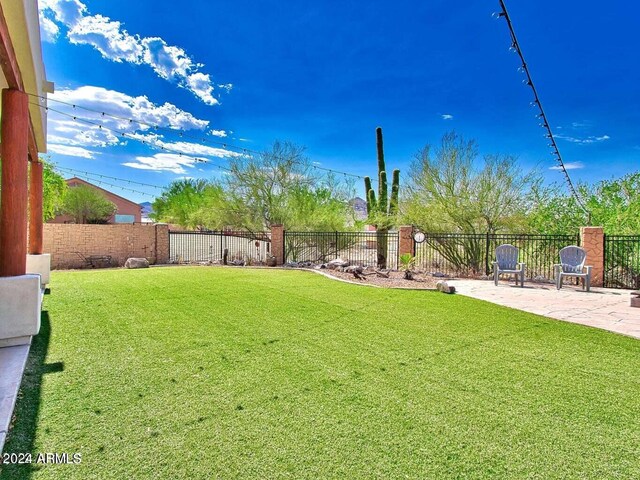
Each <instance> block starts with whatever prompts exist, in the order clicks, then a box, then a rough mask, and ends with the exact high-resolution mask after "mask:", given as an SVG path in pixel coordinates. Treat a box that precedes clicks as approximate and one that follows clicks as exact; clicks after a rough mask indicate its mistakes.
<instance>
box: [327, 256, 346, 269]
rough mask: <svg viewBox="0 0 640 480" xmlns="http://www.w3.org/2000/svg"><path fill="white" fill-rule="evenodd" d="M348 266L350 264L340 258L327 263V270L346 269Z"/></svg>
mask: <svg viewBox="0 0 640 480" xmlns="http://www.w3.org/2000/svg"><path fill="white" fill-rule="evenodd" d="M349 265H350V263H349V262H348V261H347V260H343V259H341V258H336V259H335V260H331V261H330V262H327V268H328V269H330V270H335V269H338V268H344V267H348V266H349Z"/></svg>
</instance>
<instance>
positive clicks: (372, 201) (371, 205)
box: [367, 188, 378, 217]
mask: <svg viewBox="0 0 640 480" xmlns="http://www.w3.org/2000/svg"><path fill="white" fill-rule="evenodd" d="M377 211H378V204H377V202H376V192H374V191H373V188H372V189H370V190H369V191H368V192H367V213H368V214H369V217H371V216H372V215H375V213H376V212H377Z"/></svg>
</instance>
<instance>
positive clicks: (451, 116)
mask: <svg viewBox="0 0 640 480" xmlns="http://www.w3.org/2000/svg"><path fill="white" fill-rule="evenodd" d="M440 116H441V117H442V119H443V120H453V115H451V114H449V113H444V114H442V115H440Z"/></svg>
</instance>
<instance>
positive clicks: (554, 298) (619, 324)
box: [449, 280, 640, 339]
mask: <svg viewBox="0 0 640 480" xmlns="http://www.w3.org/2000/svg"><path fill="white" fill-rule="evenodd" d="M449 284H450V285H453V286H455V287H456V291H457V292H458V293H459V294H461V295H466V296H468V297H473V298H477V299H479V300H486V301H488V302H492V303H496V304H498V305H503V306H505V307H511V308H516V309H518V310H524V311H526V312H531V313H537V314H538V315H544V316H545V317H551V318H555V319H558V320H564V321H567V322H573V323H579V324H582V325H588V326H590V327H595V328H601V329H603V330H609V331H611V332H615V333H620V334H622V335H628V336H630V337H635V338H639V339H640V308H632V307H630V306H629V300H630V298H629V292H630V291H629V290H616V289H612V288H598V287H592V288H591V291H590V292H588V293H587V292H585V291H583V290H582V289H581V287H577V286H575V285H567V284H565V286H564V287H563V288H562V289H561V290H556V287H555V286H554V285H550V284H536V283H527V282H525V286H524V287H523V288H521V287H516V286H515V285H514V284H513V283H508V282H504V281H501V282H500V284H499V285H498V286H497V287H496V286H495V285H494V284H493V281H486V280H451V281H450V282H449Z"/></svg>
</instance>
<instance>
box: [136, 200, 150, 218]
mask: <svg viewBox="0 0 640 480" xmlns="http://www.w3.org/2000/svg"><path fill="white" fill-rule="evenodd" d="M139 205H140V208H142V215H143V216H145V215H147V216H148V215H149V214H150V213H153V208H152V206H151V202H142V203H140V204H139Z"/></svg>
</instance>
